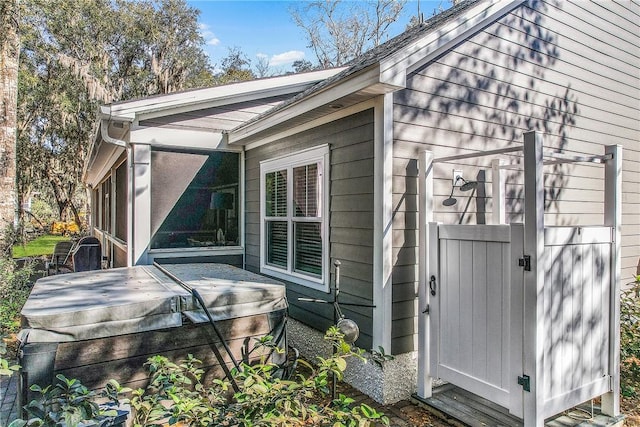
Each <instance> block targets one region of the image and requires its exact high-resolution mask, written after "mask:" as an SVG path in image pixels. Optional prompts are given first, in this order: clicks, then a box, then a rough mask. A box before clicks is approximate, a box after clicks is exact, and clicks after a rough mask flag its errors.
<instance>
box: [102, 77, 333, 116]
mask: <svg viewBox="0 0 640 427" xmlns="http://www.w3.org/2000/svg"><path fill="white" fill-rule="evenodd" d="M343 69H344V68H333V69H330V70H321V71H314V72H310V73H301V74H290V75H287V76H280V77H272V78H267V79H257V80H249V81H246V82H240V83H233V84H228V85H222V86H214V87H210V88H205V89H195V90H190V91H185V92H176V93H171V94H167V95H159V96H151V97H147V98H142V99H138V100H132V101H123V102H119V103H115V104H111V105H108V106H105V107H108V111H107V109H103V110H102V112H103V113H105V114H108V115H110V117H112V118H121V119H125V120H134V119H135V118H139V117H140V116H142V115H144V114H146V115H148V116H147V117H146V118H151V117H157V116H164V115H167V114H168V113H166V111H167V110H171V113H170V114H175V113H174V111H173V110H175V109H178V108H181V107H186V110H185V111H191V110H194V109H202V108H207V106H208V103H212V105H211V106H216V105H226V104H233V103H236V102H242V101H243V100H247V99H261V98H267V97H271V96H278V95H282V94H288V93H297V92H300V91H303V90H305V89H306V88H307V87H309V86H310V85H313V84H315V83H317V82H319V81H321V80H325V79H327V78H329V77H331V76H333V75H335V74H337V73H339V72H340V71H342V70H343ZM238 99H240V101H239V100H238ZM160 112H165V113H162V114H160ZM153 113H156V115H155V116H151V114H153Z"/></svg>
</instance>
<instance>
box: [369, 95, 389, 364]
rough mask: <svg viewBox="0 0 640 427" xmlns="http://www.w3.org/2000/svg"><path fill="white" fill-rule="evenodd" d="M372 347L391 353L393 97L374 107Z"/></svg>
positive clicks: (378, 99) (381, 98)
mask: <svg viewBox="0 0 640 427" xmlns="http://www.w3.org/2000/svg"><path fill="white" fill-rule="evenodd" d="M373 145H374V164H373V169H374V177H373V180H374V190H373V207H374V212H373V305H374V306H375V307H374V309H373V337H372V338H373V348H378V347H379V346H380V347H382V348H383V349H384V350H385V351H386V352H388V353H389V354H391V353H392V352H393V349H392V348H391V317H392V313H391V311H392V299H393V295H392V285H393V282H392V270H393V226H392V221H393V94H386V95H382V96H379V97H378V98H377V100H376V104H375V107H374V136H373Z"/></svg>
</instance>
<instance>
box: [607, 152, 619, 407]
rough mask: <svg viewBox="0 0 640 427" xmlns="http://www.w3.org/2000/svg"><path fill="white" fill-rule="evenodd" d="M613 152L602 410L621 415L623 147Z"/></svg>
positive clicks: (609, 177)
mask: <svg viewBox="0 0 640 427" xmlns="http://www.w3.org/2000/svg"><path fill="white" fill-rule="evenodd" d="M605 154H612V155H613V158H612V159H610V160H607V163H606V165H605V169H604V225H607V226H609V227H611V228H612V229H613V231H612V232H613V236H612V237H613V243H612V247H611V272H610V278H611V285H610V292H611V293H610V298H611V299H610V312H609V314H610V318H609V373H610V375H611V376H612V391H610V392H609V393H606V394H604V395H603V396H602V412H603V413H605V414H607V415H610V416H617V415H620V320H619V319H620V228H621V225H622V147H621V146H619V145H609V146H607V147H605Z"/></svg>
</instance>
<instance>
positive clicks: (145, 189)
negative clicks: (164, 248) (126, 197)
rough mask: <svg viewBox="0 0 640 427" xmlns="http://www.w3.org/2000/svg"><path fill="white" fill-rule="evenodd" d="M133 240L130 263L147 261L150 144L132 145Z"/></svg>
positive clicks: (149, 211) (149, 219)
mask: <svg viewBox="0 0 640 427" xmlns="http://www.w3.org/2000/svg"><path fill="white" fill-rule="evenodd" d="M132 150H133V170H132V175H133V189H134V194H133V221H132V225H133V231H132V232H133V236H134V237H133V242H131V244H130V246H129V247H130V248H131V253H130V254H129V257H131V258H130V262H131V265H138V264H146V263H147V247H148V246H149V242H150V240H151V146H149V145H145V144H135V145H133V148H132Z"/></svg>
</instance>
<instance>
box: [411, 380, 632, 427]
mask: <svg viewBox="0 0 640 427" xmlns="http://www.w3.org/2000/svg"><path fill="white" fill-rule="evenodd" d="M413 398H414V400H415V401H416V402H417V403H418V404H420V405H422V406H424V407H426V408H427V409H429V410H431V411H433V412H436V413H439V415H444V416H445V417H446V418H453V419H454V420H456V421H458V423H453V424H457V425H462V426H471V427H522V426H523V425H524V424H523V422H522V420H521V419H520V418H517V417H514V416H513V415H510V414H509V413H508V411H507V410H506V409H505V408H503V407H501V406H499V405H496V404H495V403H493V402H490V401H488V400H487V399H484V398H482V397H479V396H477V395H475V394H473V393H470V392H468V391H465V390H462V389H461V388H458V387H456V386H454V385H452V384H445V385H443V386H441V387H438V388H437V389H435V390H434V393H433V397H431V398H429V399H421V398H419V397H417V396H415V395H414V396H413ZM591 412H592V408H591V405H581V406H580V407H578V408H575V409H573V410H569V411H565V412H564V413H562V414H560V415H558V416H557V417H554V418H552V419H549V420H547V421H546V423H545V426H546V427H587V426H589V427H621V426H622V425H623V422H624V417H623V416H619V417H615V418H614V417H608V416H606V415H602V414H601V413H600V410H599V408H598V407H594V408H593V417H592V416H591Z"/></svg>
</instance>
